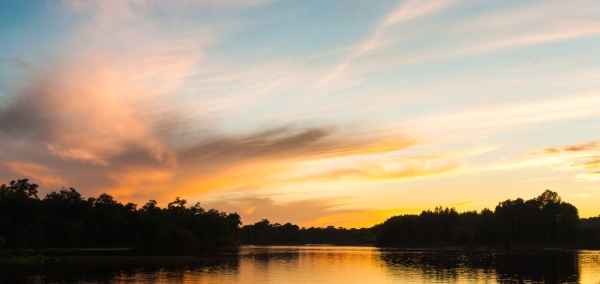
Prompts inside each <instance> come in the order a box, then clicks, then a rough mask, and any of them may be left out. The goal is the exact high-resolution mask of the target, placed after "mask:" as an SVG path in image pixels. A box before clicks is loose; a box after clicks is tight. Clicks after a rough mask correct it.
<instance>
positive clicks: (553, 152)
mask: <svg viewBox="0 0 600 284" xmlns="http://www.w3.org/2000/svg"><path fill="white" fill-rule="evenodd" d="M544 152H546V153H547V154H556V153H560V150H559V149H557V148H546V149H544Z"/></svg>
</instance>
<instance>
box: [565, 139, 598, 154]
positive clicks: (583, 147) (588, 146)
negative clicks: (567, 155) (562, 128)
mask: <svg viewBox="0 0 600 284" xmlns="http://www.w3.org/2000/svg"><path fill="white" fill-rule="evenodd" d="M598 148H600V143H599V142H598V141H593V142H587V143H581V144H577V145H569V146H565V147H564V150H565V151H571V152H579V151H588V150H595V149H598Z"/></svg>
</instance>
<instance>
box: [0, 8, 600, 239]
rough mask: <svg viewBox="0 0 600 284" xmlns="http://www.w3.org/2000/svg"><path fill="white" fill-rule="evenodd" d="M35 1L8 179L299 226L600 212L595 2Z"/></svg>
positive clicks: (16, 91)
mask: <svg viewBox="0 0 600 284" xmlns="http://www.w3.org/2000/svg"><path fill="white" fill-rule="evenodd" d="M40 3H43V4H39V5H33V4H31V3H26V2H24V1H18V0H8V1H3V2H2V3H1V4H0V37H1V38H3V39H5V40H3V44H0V143H2V145H3V146H2V148H0V184H3V183H8V181H11V180H14V179H15V178H19V179H22V178H28V179H29V181H30V182H32V183H36V184H39V185H40V194H39V196H40V197H43V196H44V195H45V194H46V193H48V192H50V191H53V190H58V189H60V188H61V187H66V188H69V187H73V188H75V189H76V190H77V191H78V192H80V193H81V194H82V196H88V197H97V196H98V195H99V194H101V193H107V194H110V195H112V196H113V197H114V198H115V199H116V200H118V201H120V202H125V203H127V202H133V203H136V204H138V206H141V205H143V204H144V203H146V202H147V201H148V200H150V199H155V200H157V201H158V203H159V206H161V207H165V206H166V204H167V203H169V202H171V201H173V200H174V199H175V197H181V198H184V199H186V200H187V201H188V204H194V203H196V202H200V203H201V206H202V207H204V208H215V209H218V210H219V211H225V212H229V213H230V212H237V213H238V214H239V215H240V216H241V218H242V220H245V222H248V224H254V223H255V222H258V221H260V220H262V219H269V220H270V221H271V222H272V223H281V224H284V223H287V222H290V223H292V224H298V225H302V226H304V227H311V226H314V227H326V226H329V225H332V226H335V227H336V228H337V227H345V228H352V227H355V228H360V227H371V226H373V225H375V224H379V223H382V222H383V221H385V220H386V219H387V218H389V217H391V216H395V215H404V214H419V213H420V212H421V211H423V210H427V209H432V208H434V207H436V206H443V207H449V208H452V207H454V208H456V209H457V211H459V212H464V211H473V210H476V211H480V210H481V209H483V208H490V209H493V208H494V207H495V206H496V205H497V203H498V202H500V201H503V200H507V199H516V198H523V199H525V200H527V199H530V198H533V197H535V196H537V195H539V194H540V193H541V192H543V191H544V190H551V191H554V192H557V193H558V194H559V195H560V196H561V197H562V198H563V200H565V201H566V202H569V203H571V204H573V205H574V206H575V207H577V208H578V209H579V215H580V217H581V218H589V217H597V216H598V215H599V214H600V212H599V211H598V209H597V204H600V137H599V136H598V133H600V132H599V131H600V123H599V122H600V93H599V91H600V80H598V79H600V55H598V52H597V51H596V48H594V46H597V45H598V44H600V16H599V15H600V5H597V4H596V3H595V2H594V1H592V0H586V1H569V2H565V1H519V2H485V3H484V2H475V1H459V0H444V1H434V0H426V1H419V0H407V1H387V0H386V1H380V2H377V3H370V2H365V1H360V0H355V1H327V2H325V3H322V1H308V2H301V3H299V2H285V1H278V0H255V1H237V0H232V1H209V0H202V1H188V0H182V1H167V2H163V1H154V0H147V1H143V0H142V1H140V0H128V1H116V0H115V1H93V0H90V1H87V0H64V1H49V0H48V1H42V2H40ZM278 218H280V219H278Z"/></svg>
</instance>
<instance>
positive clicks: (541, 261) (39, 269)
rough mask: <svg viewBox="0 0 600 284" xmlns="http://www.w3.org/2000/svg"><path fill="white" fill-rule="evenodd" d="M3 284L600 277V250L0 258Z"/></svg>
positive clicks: (261, 250)
mask: <svg viewBox="0 0 600 284" xmlns="http://www.w3.org/2000/svg"><path fill="white" fill-rule="evenodd" d="M0 283H157V284H158V283H593V284H599V283H600V251H554V250H543V251H518V252H470V251H428V250H422V251H403V250H396V249H382V248H374V247H343V246H242V247H241V248H240V249H239V251H238V252H236V253H230V254H222V255H217V256H202V257H129V256H127V257H125V256H123V257H109V256H103V257H64V258H61V259H60V260H59V261H57V262H54V261H50V259H49V260H48V261H46V262H44V263H43V264H38V265H16V264H7V263H4V264H2V265H0Z"/></svg>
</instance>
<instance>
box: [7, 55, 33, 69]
mask: <svg viewBox="0 0 600 284" xmlns="http://www.w3.org/2000/svg"><path fill="white" fill-rule="evenodd" d="M0 63H13V64H17V66H19V67H30V66H31V64H29V62H27V61H24V60H21V59H19V58H16V57H7V58H0Z"/></svg>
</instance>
